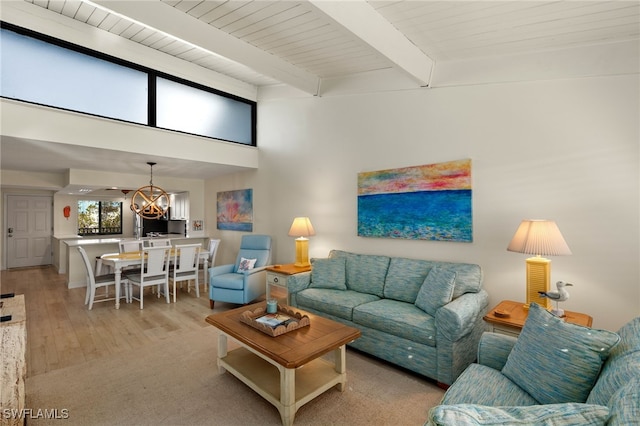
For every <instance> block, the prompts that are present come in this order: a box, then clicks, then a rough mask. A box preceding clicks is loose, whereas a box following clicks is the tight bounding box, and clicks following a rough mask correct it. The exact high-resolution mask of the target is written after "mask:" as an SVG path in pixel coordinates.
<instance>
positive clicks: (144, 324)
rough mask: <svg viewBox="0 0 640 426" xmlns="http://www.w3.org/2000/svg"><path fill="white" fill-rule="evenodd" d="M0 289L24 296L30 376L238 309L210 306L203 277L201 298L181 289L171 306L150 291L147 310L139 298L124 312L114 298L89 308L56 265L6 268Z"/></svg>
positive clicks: (80, 290) (143, 342) (165, 335)
mask: <svg viewBox="0 0 640 426" xmlns="http://www.w3.org/2000/svg"><path fill="white" fill-rule="evenodd" d="M146 291H148V289H147V290H146ZM0 292H1V293H15V294H24V295H25V305H26V311H27V377H32V376H35V375H38V374H42V373H46V372H48V371H52V370H56V369H59V368H64V367H68V366H71V365H75V364H79V363H83V362H86V361H88V360H91V359H95V358H101V357H104V356H107V355H111V354H115V353H121V352H126V351H128V350H131V349H133V348H138V347H141V346H143V345H147V344H150V343H154V342H157V341H161V340H164V339H168V338H170V337H171V336H172V335H175V334H176V333H184V332H187V331H190V330H194V329H200V328H203V327H211V326H210V325H208V324H207V323H205V321H204V319H205V317H206V316H207V315H209V314H211V313H212V312H219V311H222V310H226V309H230V308H233V307H236V306H235V305H230V304H226V303H220V302H216V308H215V311H212V310H211V309H209V296H208V293H207V292H205V291H204V290H203V285H202V281H201V284H200V298H196V296H195V293H194V291H193V290H191V293H187V292H186V290H183V291H181V290H178V295H177V297H178V300H177V303H171V304H169V305H168V304H167V303H166V301H165V299H164V298H160V299H158V298H157V297H156V295H151V294H150V293H146V292H145V298H144V309H143V310H140V305H139V304H138V302H136V301H134V302H133V303H132V304H126V303H121V305H120V309H119V310H116V309H115V308H114V302H113V301H111V302H102V303H97V304H94V305H93V309H92V310H88V309H87V306H86V305H85V304H84V298H85V288H84V287H83V288H74V289H68V288H67V285H66V276H65V275H59V274H58V273H57V272H56V270H55V269H54V268H53V267H51V266H47V267H34V268H20V269H11V270H5V271H2V272H1V275H0Z"/></svg>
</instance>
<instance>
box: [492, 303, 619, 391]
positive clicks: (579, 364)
mask: <svg viewBox="0 0 640 426" xmlns="http://www.w3.org/2000/svg"><path fill="white" fill-rule="evenodd" d="M619 340H620V337H619V336H618V335H617V334H616V333H613V332H611V331H606V330H596V329H593V328H589V327H583V326H580V325H576V324H571V323H567V322H564V320H563V319H561V318H558V317H556V316H555V315H553V314H551V313H550V312H548V311H546V310H545V309H543V308H542V307H540V305H538V304H536V303H532V304H531V306H530V307H529V315H528V316H527V320H526V322H525V324H524V327H523V328H522V332H521V333H520V336H519V337H518V341H517V342H516V344H515V346H514V347H513V350H512V351H511V353H510V354H509V358H508V359H507V363H506V364H505V366H504V368H503V369H502V373H503V374H504V375H505V376H507V377H508V378H509V379H511V380H512V381H513V382H515V383H516V384H518V385H519V386H520V387H521V388H522V389H524V390H525V391H526V392H528V393H529V394H530V395H531V396H533V397H534V398H535V399H536V400H537V401H538V402H539V403H540V404H555V403H561V402H585V401H586V400H587V397H588V396H589V392H590V391H591V388H592V387H593V385H594V384H595V381H596V379H597V378H598V374H599V373H600V367H601V366H602V362H603V361H604V360H605V359H606V358H607V356H608V355H609V351H610V350H611V348H612V347H613V346H614V345H615V344H616V343H618V341H619Z"/></svg>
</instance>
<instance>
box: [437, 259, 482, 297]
mask: <svg viewBox="0 0 640 426" xmlns="http://www.w3.org/2000/svg"><path fill="white" fill-rule="evenodd" d="M441 266H442V267H443V268H446V269H453V270H454V271H456V286H455V287H454V289H453V298H454V299H457V298H458V297H460V296H462V295H463V294H465V293H477V292H479V291H480V290H481V289H482V278H483V277H482V268H480V265H475V264H472V263H447V264H445V263H441Z"/></svg>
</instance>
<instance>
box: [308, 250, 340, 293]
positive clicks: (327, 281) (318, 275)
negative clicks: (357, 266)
mask: <svg viewBox="0 0 640 426" xmlns="http://www.w3.org/2000/svg"><path fill="white" fill-rule="evenodd" d="M345 278H346V259H345V258H343V257H336V258H328V259H315V260H314V261H313V264H312V268H311V285H310V286H309V287H311V288H332V289H335V290H346V289H347V285H346V283H345Z"/></svg>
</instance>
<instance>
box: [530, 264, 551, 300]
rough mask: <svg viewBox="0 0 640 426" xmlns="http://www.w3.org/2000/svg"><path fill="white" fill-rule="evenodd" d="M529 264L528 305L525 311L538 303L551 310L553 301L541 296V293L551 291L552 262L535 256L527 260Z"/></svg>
mask: <svg viewBox="0 0 640 426" xmlns="http://www.w3.org/2000/svg"><path fill="white" fill-rule="evenodd" d="M526 262H527V304H526V305H525V306H524V308H525V309H529V305H530V304H531V303H537V304H538V305H540V306H542V307H543V308H544V309H546V310H549V309H551V300H550V299H549V298H548V297H542V296H540V293H538V292H540V291H544V292H547V291H549V288H550V286H549V283H550V281H551V260H549V259H546V258H544V257H540V256H535V257H530V258H528V259H527V260H526Z"/></svg>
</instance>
